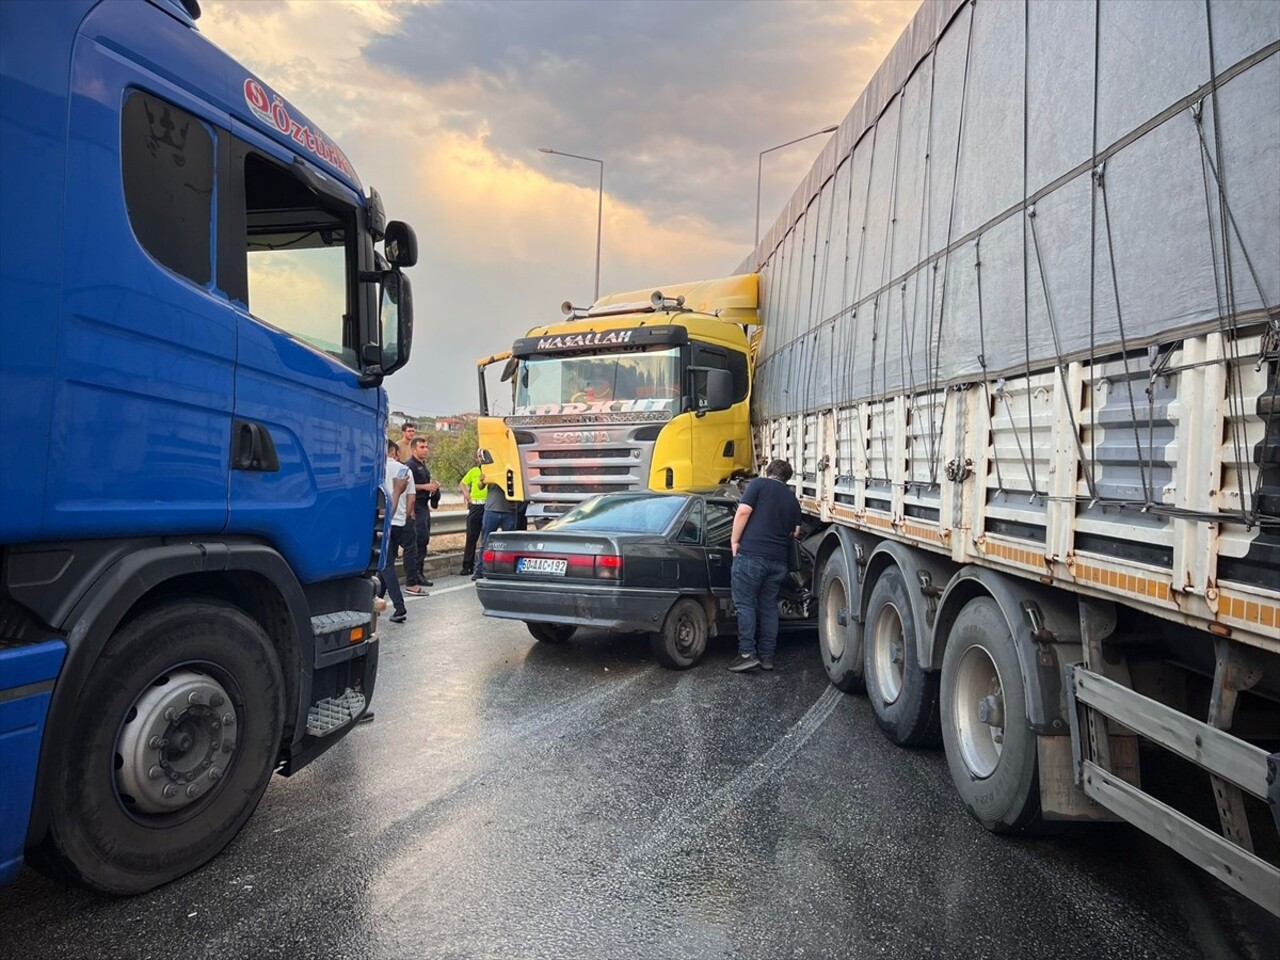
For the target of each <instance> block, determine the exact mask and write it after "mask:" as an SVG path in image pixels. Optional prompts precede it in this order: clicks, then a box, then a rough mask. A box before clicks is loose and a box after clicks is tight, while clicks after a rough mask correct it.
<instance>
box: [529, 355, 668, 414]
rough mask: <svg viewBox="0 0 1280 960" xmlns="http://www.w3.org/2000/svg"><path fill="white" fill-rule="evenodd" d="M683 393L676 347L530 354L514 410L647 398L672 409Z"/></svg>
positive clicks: (649, 404) (656, 407) (653, 406)
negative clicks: (537, 355) (625, 351)
mask: <svg viewBox="0 0 1280 960" xmlns="http://www.w3.org/2000/svg"><path fill="white" fill-rule="evenodd" d="M679 395H680V351H679V349H678V348H676V347H666V348H661V349H656V350H643V351H630V352H627V353H608V354H606V353H599V354H581V355H576V356H567V357H557V356H542V357H529V358H528V359H526V360H524V361H523V362H522V363H521V365H520V374H519V376H518V377H517V379H516V398H515V403H516V412H517V413H518V414H530V413H533V412H536V410H537V409H538V408H540V407H547V406H548V405H550V406H552V407H557V408H558V407H559V406H560V405H562V404H566V403H597V402H602V401H615V400H616V401H635V400H643V401H645V402H646V409H649V410H653V411H662V410H668V411H669V410H674V409H675V406H676V398H677V397H678V396H679Z"/></svg>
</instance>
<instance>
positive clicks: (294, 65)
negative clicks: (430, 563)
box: [199, 0, 918, 413]
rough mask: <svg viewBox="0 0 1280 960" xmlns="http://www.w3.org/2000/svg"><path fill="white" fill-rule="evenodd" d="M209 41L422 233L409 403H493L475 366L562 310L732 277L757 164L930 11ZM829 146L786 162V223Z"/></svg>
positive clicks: (430, 407) (777, 174)
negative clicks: (281, 98)
mask: <svg viewBox="0 0 1280 960" xmlns="http://www.w3.org/2000/svg"><path fill="white" fill-rule="evenodd" d="M202 6H203V8H204V16H203V17H202V18H201V20H200V23H199V25H200V29H201V31H202V32H203V33H204V34H205V35H206V36H208V37H209V38H210V39H211V40H213V41H214V42H215V43H217V44H219V45H220V46H222V47H223V48H224V49H226V50H227V51H228V52H229V53H231V54H232V55H233V56H235V57H236V58H237V59H240V60H241V61H243V62H244V63H245V64H246V65H247V66H248V67H250V68H251V69H252V70H254V71H255V72H256V73H258V74H259V75H261V76H262V77H263V78H264V79H265V80H267V81H268V82H269V83H270V84H272V85H273V86H275V87H277V88H278V89H279V90H280V91H281V92H282V93H284V94H285V95H286V96H287V97H289V98H290V100H291V101H292V102H293V103H294V104H295V105H296V106H297V107H298V108H299V109H300V110H301V111H303V112H304V113H306V114H307V115H308V116H309V117H310V118H311V119H312V120H313V121H314V122H316V123H317V124H318V125H319V126H320V127H321V128H323V129H324V131H325V132H326V133H327V134H328V135H329V136H330V137H332V138H333V139H334V140H335V141H336V142H337V143H339V144H340V145H341V147H342V149H343V151H344V152H345V153H346V155H347V156H348V158H349V159H350V160H351V162H352V163H353V164H354V165H355V167H356V170H357V171H358V172H359V174H360V176H361V179H362V180H363V181H364V183H365V184H366V185H374V186H377V187H378V189H379V191H380V192H381V193H382V196H383V199H384V201H385V203H386V205H387V211H388V215H389V216H391V217H394V218H399V219H405V220H408V221H409V222H410V223H412V224H413V225H414V227H415V228H416V229H417V232H418V235H419V241H420V248H421V258H420V261H419V265H418V266H417V267H416V268H414V269H413V270H412V271H411V273H410V276H411V278H412V279H413V281H414V285H415V305H416V308H417V316H418V331H419V332H418V335H417V336H416V338H415V355H414V358H413V360H412V361H411V362H410V364H409V366H408V367H407V368H406V369H405V370H403V371H401V372H400V373H398V374H397V375H396V376H395V377H393V378H391V379H390V380H389V381H388V382H387V389H388V391H389V392H390V394H391V397H392V405H393V407H398V408H403V409H407V410H410V411H412V412H433V413H450V412H454V411H457V410H464V409H471V408H473V407H474V406H475V402H476V400H475V384H474V374H473V373H472V372H471V371H472V370H473V369H474V368H473V367H472V361H473V360H474V358H475V357H477V356H480V355H483V354H489V353H492V352H496V351H498V350H502V349H505V348H507V347H509V346H510V342H511V340H512V339H513V338H514V337H516V336H519V335H520V334H522V333H523V332H524V331H525V330H526V329H527V328H528V327H530V326H532V325H533V324H535V323H543V322H547V321H548V320H551V319H555V318H556V317H557V316H558V305H559V303H560V302H561V301H562V300H565V299H573V300H574V301H575V302H588V301H590V299H591V290H592V286H591V285H592V282H593V275H594V256H595V226H596V223H595V220H596V196H597V186H596V184H597V181H596V177H597V172H598V168H597V167H596V165H595V164H590V163H583V162H581V161H576V160H571V159H566V158H561V157H555V156H547V155H544V154H540V153H538V152H537V147H538V146H540V145H548V146H552V147H555V148H556V149H560V150H565V151H569V152H572V153H581V154H584V155H589V156H595V157H600V158H602V159H603V160H604V161H605V201H604V227H603V231H602V234H603V243H602V248H603V255H602V270H601V273H602V277H601V287H602V292H608V291H609V290H619V289H634V288H638V287H644V286H646V285H649V284H653V285H655V286H656V285H660V284H666V283H671V282H675V281H683V280H691V279H701V278H706V277H713V276H720V275H724V274H726V273H728V272H730V271H732V270H733V269H734V267H735V266H736V264H737V263H738V262H739V261H740V260H741V259H742V257H743V256H744V255H745V254H746V252H747V250H748V249H749V247H750V243H751V234H752V230H753V225H754V216H755V178H756V161H757V154H758V153H759V151H760V150H761V149H764V148H765V147H768V146H772V145H773V144H776V143H778V142H781V141H783V140H787V139H790V138H791V137H794V136H798V135H802V134H804V133H806V132H809V131H810V130H814V129H818V128H820V127H822V126H825V125H827V124H830V123H836V122H838V121H840V120H841V119H843V117H844V115H845V113H846V112H847V111H848V109H849V108H850V107H851V106H852V104H853V102H854V100H855V99H856V98H857V95H858V93H859V92H860V91H861V88H862V86H863V85H864V84H865V83H866V81H867V79H868V78H869V77H870V76H871V73H872V72H873V71H874V70H875V68H876V66H877V65H878V64H879V62H880V60H881V59H882V57H883V55H884V53H885V52H887V50H888V48H889V47H890V46H891V45H892V43H893V42H894V40H895V39H896V38H897V35H898V34H899V33H900V32H901V30H902V27H903V26H904V25H905V24H906V22H907V21H908V20H909V19H910V17H911V15H912V14H913V13H914V11H915V8H916V7H917V6H918V3H917V2H916V0H852V2H788V3H772V2H757V3H735V2H724V3H712V2H707V3H685V2H667V0H651V2H640V3H636V2H611V3H561V2H542V0H533V2H521V3H502V2H498V3H485V2H468V3H458V2H432V3H405V2H394V3H384V2H377V0H329V2H324V3H320V2H311V0H273V2H255V3H243V2H230V0H206V2H204V3H203V4H202ZM822 144H823V140H822V139H821V138H817V139H815V140H813V141H812V142H809V143H806V144H803V145H800V146H798V147H796V148H793V149H789V150H786V151H780V152H778V153H776V154H771V155H770V157H769V158H768V160H767V164H766V165H767V168H768V169H767V171H766V174H765V178H764V184H765V191H764V194H765V197H764V202H763V203H762V209H763V211H764V217H763V219H764V222H765V223H766V224H768V223H770V222H772V219H773V216H774V214H775V213H776V212H777V210H778V209H780V207H781V205H782V203H783V202H784V201H785V199H786V197H787V196H789V195H790V193H791V191H792V189H793V188H794V187H795V185H796V183H797V182H798V181H799V179H800V177H802V176H803V174H804V173H805V171H807V169H808V167H809V164H810V163H811V162H812V160H813V157H814V155H815V154H816V153H817V151H818V150H819V149H820V148H821V146H822Z"/></svg>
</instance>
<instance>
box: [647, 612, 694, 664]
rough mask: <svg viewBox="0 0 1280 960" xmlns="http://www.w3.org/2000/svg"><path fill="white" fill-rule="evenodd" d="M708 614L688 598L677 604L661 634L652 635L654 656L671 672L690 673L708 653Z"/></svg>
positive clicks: (651, 644) (664, 624) (651, 642)
mask: <svg viewBox="0 0 1280 960" xmlns="http://www.w3.org/2000/svg"><path fill="white" fill-rule="evenodd" d="M707 633H708V629H707V611H706V610H704V609H703V607H702V604H700V603H698V601H696V600H691V599H689V598H688V597H684V598H683V599H680V600H677V601H676V602H675V603H674V604H673V605H672V607H671V611H670V612H669V613H668V614H667V619H666V621H665V622H664V623H663V624H662V630H661V631H659V632H658V633H651V634H649V646H650V648H651V649H652V650H653V655H654V656H655V657H656V658H657V660H658V662H659V663H660V664H662V665H663V666H664V667H667V668H668V669H671V670H688V669H689V668H690V667H692V666H693V665H694V664H695V663H697V662H698V661H699V660H701V659H702V655H703V654H704V653H706V651H707Z"/></svg>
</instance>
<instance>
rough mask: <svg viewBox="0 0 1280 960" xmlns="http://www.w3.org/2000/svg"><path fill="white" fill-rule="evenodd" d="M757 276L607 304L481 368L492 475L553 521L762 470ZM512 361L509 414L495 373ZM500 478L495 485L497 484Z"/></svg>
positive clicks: (575, 314) (545, 330) (541, 519)
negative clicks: (603, 499) (627, 497)
mask: <svg viewBox="0 0 1280 960" xmlns="http://www.w3.org/2000/svg"><path fill="white" fill-rule="evenodd" d="M758 291H759V282H758V277H757V275H756V274H753V273H752V274H743V275H740V276H734V277H727V278H724V279H721V280H708V281H702V282H698V283H684V284H678V285H676V286H669V287H662V288H661V289H660V290H652V289H647V290H640V291H630V292H627V293H618V294H612V295H610V296H606V297H602V298H601V299H600V300H598V301H597V302H596V303H595V304H593V305H592V306H591V307H589V308H585V309H581V308H577V307H574V306H573V305H572V304H569V303H566V304H564V305H563V307H562V310H563V312H564V313H565V315H566V316H567V317H568V319H567V320H564V321H562V322H560V323H554V324H548V325H546V326H541V327H535V328H534V329H532V330H530V331H529V333H528V335H527V336H525V337H522V338H520V339H519V340H517V341H516V342H515V344H514V346H513V347H512V349H511V351H510V353H503V354H498V355H495V356H492V357H486V358H484V359H483V360H480V361H478V366H479V369H480V410H481V414H482V416H481V418H480V421H479V424H478V429H479V443H480V448H481V449H482V450H483V451H485V454H484V456H485V459H486V461H488V463H487V465H486V467H485V470H486V479H489V480H490V482H493V481H494V480H496V481H497V482H499V483H501V484H502V485H503V486H504V487H505V489H506V493H507V496H508V497H509V498H511V499H515V500H527V501H529V509H528V519H529V522H530V523H532V524H535V525H538V524H542V523H546V522H548V521H550V520H552V519H554V518H555V517H557V516H559V515H560V514H562V513H564V512H565V511H567V510H568V509H570V508H571V507H572V506H573V505H574V504H576V503H579V502H581V501H582V500H585V499H587V498H588V497H592V496H595V495H596V494H598V493H616V492H622V491H628V490H643V489H646V488H648V489H654V490H692V489H699V488H707V487H712V486H715V485H717V484H720V483H723V482H724V481H726V480H728V479H729V478H730V477H732V476H734V475H735V474H743V473H746V472H748V471H750V470H751V468H752V450H751V423H750V403H751V371H752V362H751V335H752V330H751V328H752V326H753V325H757V324H759V322H760V321H759V316H758V313H757V306H758ZM503 360H505V361H506V362H507V365H506V368H505V369H504V370H503V376H502V380H503V382H510V383H511V387H512V397H511V400H512V408H511V409H512V413H511V415H510V416H504V417H496V416H495V417H491V416H489V415H488V413H489V408H488V407H489V405H488V397H487V394H486V389H485V380H484V370H485V368H486V367H488V366H489V365H490V364H493V363H498V362H501V361H503ZM490 474H491V475H490Z"/></svg>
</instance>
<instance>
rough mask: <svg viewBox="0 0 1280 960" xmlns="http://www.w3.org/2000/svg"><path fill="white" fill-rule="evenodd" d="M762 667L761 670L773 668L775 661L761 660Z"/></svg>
mask: <svg viewBox="0 0 1280 960" xmlns="http://www.w3.org/2000/svg"><path fill="white" fill-rule="evenodd" d="M760 669H761V670H772V669H773V661H772V660H761V661H760Z"/></svg>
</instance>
